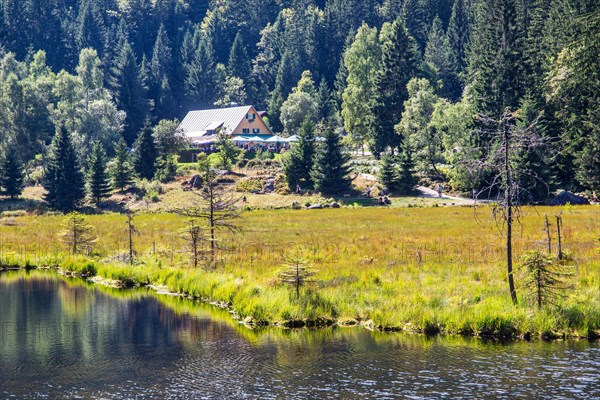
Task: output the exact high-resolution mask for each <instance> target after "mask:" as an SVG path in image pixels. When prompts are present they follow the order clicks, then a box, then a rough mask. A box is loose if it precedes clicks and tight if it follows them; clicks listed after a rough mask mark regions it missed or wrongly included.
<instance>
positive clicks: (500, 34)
mask: <svg viewBox="0 0 600 400" xmlns="http://www.w3.org/2000/svg"><path fill="white" fill-rule="evenodd" d="M524 12H525V10H524V9H523V6H522V4H521V2H519V1H518V0H490V1H485V2H481V3H480V4H479V7H478V9H477V14H476V15H477V18H476V23H475V27H474V30H473V34H472V40H471V46H470V52H469V60H468V62H469V72H468V73H469V77H468V78H469V79H468V81H469V83H470V84H471V86H472V90H473V99H474V101H475V106H476V108H477V111H478V112H479V113H481V114H484V115H489V116H492V117H494V118H496V117H499V116H500V115H501V114H502V112H503V111H504V109H505V108H506V107H508V108H510V109H511V110H515V109H517V108H519V106H520V102H521V100H522V99H523V95H524V93H525V89H526V85H525V83H526V82H525V81H526V74H525V59H524V50H525V41H524V39H525V29H524V22H523V20H524ZM482 141H483V142H484V143H485V142H486V141H487V138H486V137H482Z"/></svg>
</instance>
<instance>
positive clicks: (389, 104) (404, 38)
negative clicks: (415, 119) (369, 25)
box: [371, 19, 420, 155]
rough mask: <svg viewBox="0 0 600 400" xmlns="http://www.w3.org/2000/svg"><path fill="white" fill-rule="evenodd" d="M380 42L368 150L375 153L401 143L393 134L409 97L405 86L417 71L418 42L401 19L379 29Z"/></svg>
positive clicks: (418, 58) (418, 66) (418, 63)
mask: <svg viewBox="0 0 600 400" xmlns="http://www.w3.org/2000/svg"><path fill="white" fill-rule="evenodd" d="M380 41H381V42H382V44H381V54H382V62H381V69H380V70H379V71H378V72H377V75H376V78H375V100H374V105H373V109H372V112H373V119H372V130H371V134H372V135H373V138H372V141H371V150H372V152H373V153H374V154H375V155H379V154H380V153H381V152H383V151H385V149H386V148H387V147H392V148H394V147H398V146H399V145H400V143H401V140H402V138H401V137H400V136H398V135H397V134H396V132H395V131H394V126H395V125H396V124H397V123H398V122H400V117H401V115H402V111H403V110H404V106H403V103H404V101H406V100H407V99H408V91H407V89H406V85H407V84H408V81H409V80H410V79H411V78H412V77H413V76H414V75H416V74H418V71H419V70H420V57H419V51H418V49H417V45H416V43H415V41H414V39H413V38H412V36H410V34H409V33H408V31H407V30H406V27H405V25H404V22H403V21H402V20H401V19H397V20H396V21H394V23H393V24H392V25H390V26H387V27H384V28H382V32H381V34H380Z"/></svg>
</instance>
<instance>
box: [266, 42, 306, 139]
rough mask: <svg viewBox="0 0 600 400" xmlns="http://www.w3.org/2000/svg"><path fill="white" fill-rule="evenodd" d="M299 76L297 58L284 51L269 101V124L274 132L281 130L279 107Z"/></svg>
mask: <svg viewBox="0 0 600 400" xmlns="http://www.w3.org/2000/svg"><path fill="white" fill-rule="evenodd" d="M301 74H302V71H300V61H299V60H298V57H297V56H296V55H295V54H293V53H291V52H289V51H286V52H285V53H284V55H283V57H282V59H281V63H280V65H279V69H278V71H277V77H276V79H275V88H274V89H273V92H271V99H270V101H269V109H268V111H269V122H270V123H271V128H273V130H275V131H278V132H280V131H282V130H283V126H282V124H281V121H280V113H281V105H282V104H283V102H284V101H285V99H286V98H287V96H288V94H289V93H290V92H291V90H292V88H293V87H294V85H295V84H296V82H298V80H299V79H300V76H301Z"/></svg>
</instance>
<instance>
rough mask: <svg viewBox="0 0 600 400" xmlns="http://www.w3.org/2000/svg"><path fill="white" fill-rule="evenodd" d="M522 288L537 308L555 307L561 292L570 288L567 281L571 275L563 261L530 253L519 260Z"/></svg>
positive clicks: (542, 254)
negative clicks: (523, 276) (523, 275)
mask: <svg viewBox="0 0 600 400" xmlns="http://www.w3.org/2000/svg"><path fill="white" fill-rule="evenodd" d="M520 267H521V268H522V269H523V271H524V274H525V279H524V281H523V284H524V286H525V287H526V288H527V290H528V295H529V296H530V297H531V298H533V299H534V300H535V303H536V304H537V306H538V308H542V306H543V305H548V304H550V305H556V304H557V301H558V300H559V298H560V296H561V292H564V291H565V290H566V289H568V288H570V285H569V284H568V282H567V279H568V278H569V277H571V276H572V275H573V274H572V273H571V272H570V271H569V270H570V267H568V266H567V265H566V264H565V263H564V262H563V261H560V260H557V259H556V258H555V257H554V256H552V255H549V254H544V253H542V252H540V251H530V252H527V253H525V254H524V255H523V257H522V258H521V265H520Z"/></svg>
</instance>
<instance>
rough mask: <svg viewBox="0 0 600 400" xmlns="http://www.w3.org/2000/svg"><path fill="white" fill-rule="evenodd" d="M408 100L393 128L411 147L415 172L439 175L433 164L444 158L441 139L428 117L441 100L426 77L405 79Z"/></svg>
mask: <svg viewBox="0 0 600 400" xmlns="http://www.w3.org/2000/svg"><path fill="white" fill-rule="evenodd" d="M407 90H408V94H409V98H408V100H406V101H405V102H404V112H403V113H402V119H401V120H400V123H399V124H398V125H396V131H397V132H398V134H399V135H401V136H402V137H403V138H404V139H405V141H406V142H407V143H408V146H410V148H411V149H414V153H415V154H414V156H413V157H414V158H415V159H416V161H417V166H418V171H419V172H421V173H424V174H428V173H435V174H439V171H438V170H437V167H436V165H437V164H439V163H441V162H442V161H444V159H443V157H442V138H441V135H440V133H439V131H438V130H437V128H436V126H435V125H434V124H432V123H431V117H432V115H433V112H434V110H435V108H436V107H438V105H437V103H438V102H440V101H441V99H440V98H439V97H438V96H436V95H435V94H434V92H433V88H432V87H431V85H430V84H429V82H428V81H427V80H426V79H417V78H413V79H411V80H410V82H408V85H407Z"/></svg>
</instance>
